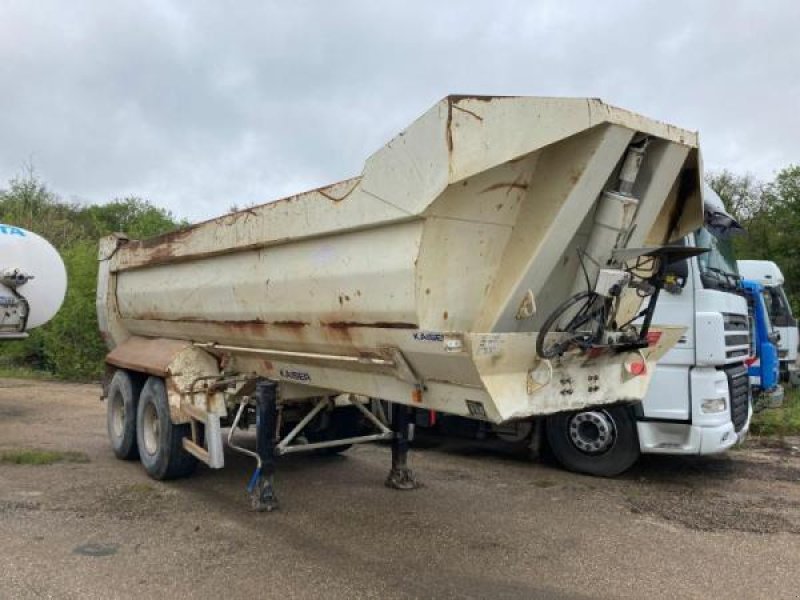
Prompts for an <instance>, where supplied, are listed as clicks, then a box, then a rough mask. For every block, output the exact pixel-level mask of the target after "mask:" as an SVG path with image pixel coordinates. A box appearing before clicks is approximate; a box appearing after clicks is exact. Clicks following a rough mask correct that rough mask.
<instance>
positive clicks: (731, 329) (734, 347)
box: [722, 313, 752, 361]
mask: <svg viewBox="0 0 800 600" xmlns="http://www.w3.org/2000/svg"><path fill="white" fill-rule="evenodd" d="M722 317H723V319H724V323H725V358H726V360H728V361H733V360H737V359H743V358H745V357H747V356H749V355H750V354H751V352H752V350H751V348H750V322H749V320H748V317H747V315H737V314H734V313H722Z"/></svg>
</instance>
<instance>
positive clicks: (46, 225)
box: [0, 173, 186, 381]
mask: <svg viewBox="0 0 800 600" xmlns="http://www.w3.org/2000/svg"><path fill="white" fill-rule="evenodd" d="M0 222H2V223H8V224H12V225H17V226H21V227H24V228H25V229H29V230H31V231H34V232H36V233H38V234H39V235H41V236H43V237H44V238H46V239H47V240H49V241H50V242H51V243H52V244H53V245H55V246H56V248H58V250H59V252H60V253H61V256H62V258H63V259H64V264H65V266H66V268H67V280H68V285H67V294H66V297H65V299H64V304H63V306H62V307H61V310H60V311H59V313H58V314H57V315H56V317H55V318H54V319H53V320H52V321H51V322H50V323H48V324H47V325H45V326H43V327H41V328H39V329H35V330H33V331H32V332H31V335H30V336H29V337H28V338H27V339H25V340H21V341H14V342H4V343H3V344H2V345H0V370H2V371H3V372H5V373H14V372H15V371H19V372H21V373H25V374H28V375H29V374H30V371H31V370H35V371H38V372H41V373H43V374H45V375H51V376H53V377H57V378H60V379H69V380H75V381H87V380H94V379H97V378H99V377H100V375H101V374H102V372H103V357H104V356H105V354H106V348H105V344H104V343H103V340H102V338H101V337H100V333H99V331H98V328H97V312H96V310H95V290H96V287H97V242H98V240H99V238H101V237H103V236H105V235H108V234H109V233H113V232H116V231H123V232H125V233H127V234H128V235H130V236H131V237H132V238H145V237H150V236H153V235H158V234H160V233H165V232H167V231H171V230H174V229H176V228H177V227H179V226H182V225H185V224H186V223H185V222H177V221H176V220H175V218H174V217H173V216H172V214H171V213H170V212H168V211H166V210H164V209H160V208H156V207H155V206H153V205H152V204H150V203H149V202H146V201H144V200H140V199H138V198H124V199H121V200H114V201H113V202H109V203H107V204H104V205H92V206H81V205H78V204H70V203H68V202H63V201H62V200H60V199H59V198H58V196H56V195H55V194H54V193H52V192H50V191H49V190H48V189H47V187H46V186H45V185H44V184H43V183H42V182H41V181H39V180H38V179H37V178H36V176H35V175H34V174H33V173H28V174H27V176H25V177H24V178H16V179H12V180H11V181H10V182H9V187H8V189H6V190H0Z"/></svg>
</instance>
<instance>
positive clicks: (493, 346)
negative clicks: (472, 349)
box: [476, 335, 503, 355]
mask: <svg viewBox="0 0 800 600" xmlns="http://www.w3.org/2000/svg"><path fill="white" fill-rule="evenodd" d="M502 345H503V338H501V337H500V336H499V335H487V336H484V337H482V338H481V339H480V340H479V341H478V348H477V350H476V353H477V354H483V355H489V354H497V353H498V352H500V349H501V347H502Z"/></svg>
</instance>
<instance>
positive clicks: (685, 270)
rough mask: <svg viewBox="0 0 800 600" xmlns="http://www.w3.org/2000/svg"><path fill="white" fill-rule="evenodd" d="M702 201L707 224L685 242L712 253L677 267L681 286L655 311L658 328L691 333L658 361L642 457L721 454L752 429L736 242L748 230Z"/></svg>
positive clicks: (711, 198)
mask: <svg viewBox="0 0 800 600" xmlns="http://www.w3.org/2000/svg"><path fill="white" fill-rule="evenodd" d="M703 200H704V209H705V225H704V226H703V227H702V228H701V229H699V230H697V231H696V232H694V233H693V234H691V235H690V236H688V237H687V238H686V243H688V244H690V245H696V246H701V247H705V248H708V249H709V251H708V253H706V254H704V255H700V256H697V257H695V258H690V259H687V260H686V261H685V262H684V263H682V264H680V265H676V267H677V268H675V269H674V271H675V273H674V275H675V279H676V284H675V285H673V286H671V287H670V288H668V289H667V293H665V294H663V295H662V296H661V297H660V298H659V302H658V306H657V307H656V310H655V315H654V322H656V323H675V324H681V325H684V326H685V327H686V328H687V329H686V333H685V334H684V336H683V337H681V339H680V340H679V341H678V343H677V345H676V346H675V347H674V348H673V349H672V350H670V351H669V352H667V354H666V355H665V356H664V357H663V358H662V359H661V360H660V361H659V363H658V366H657V367H656V371H655V373H654V375H653V384H652V385H651V386H650V389H649V390H648V393H647V395H646V396H645V398H644V400H643V401H642V404H641V408H640V410H639V411H638V414H637V424H636V429H637V433H638V438H639V449H640V451H641V452H643V453H660V454H714V453H718V452H722V451H724V450H727V449H728V448H730V447H731V446H733V445H734V444H736V443H737V442H738V441H741V440H742V439H743V438H744V437H745V436H746V434H747V430H748V428H749V425H750V416H751V414H752V408H751V401H750V400H751V399H750V388H749V381H748V375H747V367H746V365H745V360H746V359H747V358H748V356H749V354H750V347H749V343H750V339H749V324H748V312H747V301H746V299H745V297H744V296H743V294H742V291H741V286H740V283H739V282H740V277H739V273H738V271H737V265H736V258H735V256H734V253H733V248H732V245H731V240H730V237H731V235H732V234H734V233H735V232H736V231H737V230H739V231H741V227H740V226H739V224H738V223H736V221H735V220H734V219H733V217H731V216H730V215H729V214H727V213H726V211H725V208H724V206H723V204H722V201H721V200H720V198H719V196H717V194H716V193H714V191H713V190H712V189H711V188H710V187H708V186H704V199H703Z"/></svg>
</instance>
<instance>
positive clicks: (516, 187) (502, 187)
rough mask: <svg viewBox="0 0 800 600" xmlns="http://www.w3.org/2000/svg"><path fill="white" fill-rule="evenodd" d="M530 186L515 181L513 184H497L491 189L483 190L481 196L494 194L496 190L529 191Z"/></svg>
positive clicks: (491, 186) (490, 187)
mask: <svg viewBox="0 0 800 600" xmlns="http://www.w3.org/2000/svg"><path fill="white" fill-rule="evenodd" d="M527 189H528V184H527V183H518V182H516V181H513V182H511V183H495V184H494V185H490V186H489V187H487V188H485V189H483V190H481V194H485V193H486V192H493V191H495V190H506V191H511V190H527Z"/></svg>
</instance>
